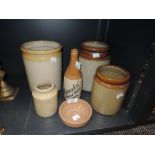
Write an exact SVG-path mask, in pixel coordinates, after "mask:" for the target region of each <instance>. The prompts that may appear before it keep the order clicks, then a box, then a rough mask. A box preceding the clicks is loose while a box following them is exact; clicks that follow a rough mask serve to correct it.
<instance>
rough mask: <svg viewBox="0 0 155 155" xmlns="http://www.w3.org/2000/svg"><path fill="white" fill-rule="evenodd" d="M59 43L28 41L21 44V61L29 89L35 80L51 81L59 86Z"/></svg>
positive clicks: (60, 60) (60, 56)
mask: <svg viewBox="0 0 155 155" xmlns="http://www.w3.org/2000/svg"><path fill="white" fill-rule="evenodd" d="M61 48H62V47H61V45H60V44H59V43H57V42H55V41H47V40H39V41H29V42H26V43H24V44H22V46H21V50H22V56H23V61H24V65H25V70H26V74H27V78H28V82H29V85H30V88H31V91H32V90H33V88H34V84H35V83H36V82H37V83H38V82H44V81H52V82H54V84H55V85H56V87H57V89H58V90H60V88H61V73H62V53H61Z"/></svg>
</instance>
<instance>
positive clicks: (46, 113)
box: [32, 82, 58, 117]
mask: <svg viewBox="0 0 155 155" xmlns="http://www.w3.org/2000/svg"><path fill="white" fill-rule="evenodd" d="M32 96H33V100H34V104H35V110H36V113H37V114H38V115H39V116H41V117H50V116H52V115H54V114H55V113H56V111H57V105H58V92H57V88H56V86H55V85H54V84H53V83H52V82H44V83H38V84H36V85H35V86H34V90H33V91H32Z"/></svg>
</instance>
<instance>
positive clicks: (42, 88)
mask: <svg viewBox="0 0 155 155" xmlns="http://www.w3.org/2000/svg"><path fill="white" fill-rule="evenodd" d="M54 86H55V85H54V84H53V83H52V82H42V83H38V84H35V86H34V89H35V90H36V91H38V92H48V91H50V90H52V89H53V88H54Z"/></svg>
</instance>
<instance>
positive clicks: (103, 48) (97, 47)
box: [81, 41, 109, 52]
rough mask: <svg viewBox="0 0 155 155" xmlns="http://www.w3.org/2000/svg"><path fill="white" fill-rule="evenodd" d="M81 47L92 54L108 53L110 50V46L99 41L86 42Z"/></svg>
mask: <svg viewBox="0 0 155 155" xmlns="http://www.w3.org/2000/svg"><path fill="white" fill-rule="evenodd" d="M81 47H82V49H85V50H87V51H90V52H107V51H108V50H109V46H108V44H106V43H104V42H99V41H86V42H84V43H83V44H82V45H81Z"/></svg>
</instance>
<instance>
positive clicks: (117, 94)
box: [91, 65, 130, 115]
mask: <svg viewBox="0 0 155 155" xmlns="http://www.w3.org/2000/svg"><path fill="white" fill-rule="evenodd" d="M129 79H130V74H129V72H128V71H126V70H125V69H123V68H120V67H117V66H112V65H107V66H103V65H102V66H99V67H98V69H97V71H96V75H95V78H94V82H93V89H92V93H91V105H92V107H93V109H94V110H95V111H96V112H98V113H100V114H104V115H114V114H116V113H117V112H118V111H119V110H120V108H121V106H122V103H123V100H124V97H125V95H126V92H127V89H128V86H129Z"/></svg>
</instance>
